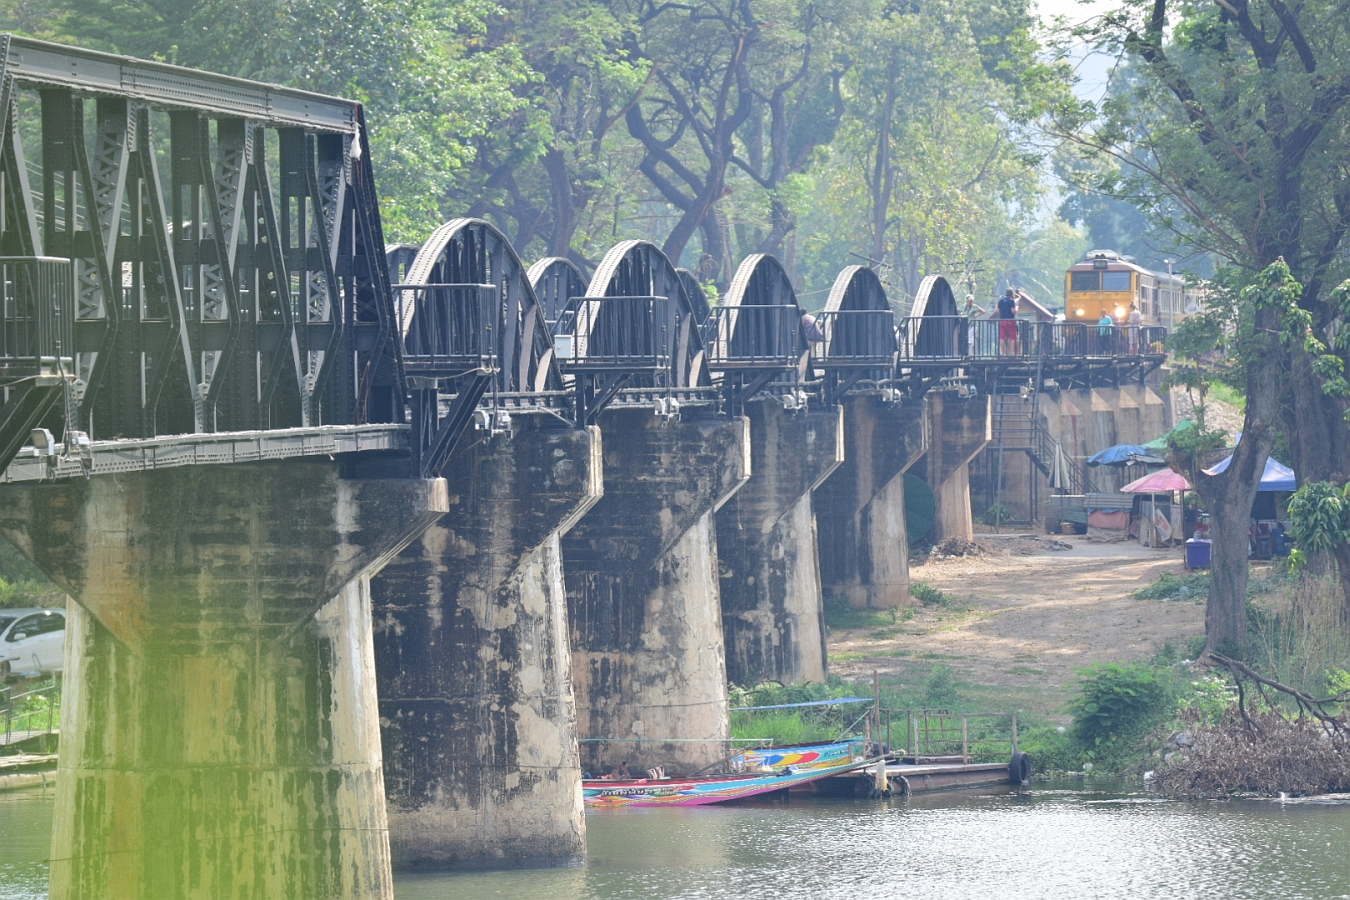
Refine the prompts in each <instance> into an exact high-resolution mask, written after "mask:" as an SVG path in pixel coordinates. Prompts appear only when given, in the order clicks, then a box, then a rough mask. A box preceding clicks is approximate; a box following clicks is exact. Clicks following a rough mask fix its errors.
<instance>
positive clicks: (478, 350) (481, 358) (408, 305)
mask: <svg viewBox="0 0 1350 900" xmlns="http://www.w3.org/2000/svg"><path fill="white" fill-rule="evenodd" d="M394 291H395V293H396V294H397V297H398V299H397V302H396V306H397V309H398V311H399V320H400V321H402V322H405V323H407V324H406V325H405V327H404V329H403V367H404V370H405V371H406V372H407V373H408V374H409V375H411V376H419V375H420V376H427V377H437V376H439V377H449V376H454V375H458V374H462V373H463V372H467V371H472V370H474V369H487V370H491V369H495V368H496V367H497V354H498V348H497V343H498V342H497V332H498V330H499V329H500V327H501V325H500V323H499V321H498V320H499V319H500V316H499V315H498V309H497V288H496V287H495V286H494V285H490V284H396V285H394Z"/></svg>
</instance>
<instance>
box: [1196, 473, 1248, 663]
mask: <svg viewBox="0 0 1350 900" xmlns="http://www.w3.org/2000/svg"><path fill="white" fill-rule="evenodd" d="M1255 499H1256V491H1254V490H1251V491H1234V492H1232V493H1230V494H1229V495H1228V496H1226V497H1225V498H1224V499H1223V500H1221V501H1218V502H1212V501H1210V500H1206V501H1205V506H1206V507H1208V508H1209V511H1210V537H1211V538H1212V541H1213V542H1212V543H1211V544H1210V559H1209V572H1210V578H1209V602H1208V603H1206V605H1205V649H1206V650H1216V651H1218V652H1220V653H1223V654H1224V655H1226V656H1232V655H1238V656H1240V655H1241V648H1242V645H1243V644H1245V643H1246V641H1247V520H1248V519H1249V518H1250V517H1251V514H1252V502H1253V501H1254V500H1255Z"/></svg>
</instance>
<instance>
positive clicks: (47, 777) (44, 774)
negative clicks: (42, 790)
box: [0, 753, 56, 792]
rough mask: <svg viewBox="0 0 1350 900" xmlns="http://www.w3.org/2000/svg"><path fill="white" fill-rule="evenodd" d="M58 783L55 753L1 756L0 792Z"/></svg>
mask: <svg viewBox="0 0 1350 900" xmlns="http://www.w3.org/2000/svg"><path fill="white" fill-rule="evenodd" d="M53 784H56V754H55V753H17V754H15V755H13V756H0V792H2V791H13V790H18V789H19V788H28V787H47V786H48V785H53Z"/></svg>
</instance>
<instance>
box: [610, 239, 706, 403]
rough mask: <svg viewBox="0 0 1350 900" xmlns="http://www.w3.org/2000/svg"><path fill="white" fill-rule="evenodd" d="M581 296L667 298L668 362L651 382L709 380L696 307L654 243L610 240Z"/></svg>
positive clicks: (678, 384) (676, 384)
mask: <svg viewBox="0 0 1350 900" xmlns="http://www.w3.org/2000/svg"><path fill="white" fill-rule="evenodd" d="M586 296H587V297H666V298H668V299H669V300H670V304H671V307H672V313H673V319H674V331H673V332H672V335H671V340H670V364H669V366H668V368H667V371H666V373H665V375H664V376H663V378H661V379H658V380H655V381H653V382H652V383H651V386H653V387H669V388H679V389H684V388H696V387H708V386H710V385H711V384H712V381H711V380H710V379H709V377H708V371H707V367H706V365H705V362H704V354H703V338H702V335H701V334H700V333H699V329H698V315H697V308H696V306H695V303H694V301H692V300H691V299H690V297H689V294H688V292H687V291H686V290H685V287H684V284H683V280H682V279H681V278H680V274H679V272H678V271H677V270H676V269H675V266H674V264H672V263H671V261H670V260H669V259H668V258H667V257H666V255H665V253H663V252H661V248H660V247H657V246H656V245H655V244H653V243H651V242H649V241H624V242H622V243H619V244H615V245H614V246H613V247H611V248H610V249H609V252H608V253H606V254H605V257H604V259H602V260H601V261H600V265H599V266H597V267H596V270H595V274H594V275H593V276H591V283H590V285H589V286H588V287H587V289H586ZM634 386H642V385H634Z"/></svg>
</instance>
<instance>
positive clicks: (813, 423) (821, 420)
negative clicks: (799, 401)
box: [717, 397, 844, 686]
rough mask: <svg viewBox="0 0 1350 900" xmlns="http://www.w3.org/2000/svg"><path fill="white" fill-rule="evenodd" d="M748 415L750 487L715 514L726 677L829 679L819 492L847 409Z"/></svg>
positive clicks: (770, 405)
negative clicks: (815, 497) (816, 505)
mask: <svg viewBox="0 0 1350 900" xmlns="http://www.w3.org/2000/svg"><path fill="white" fill-rule="evenodd" d="M745 409H746V415H747V417H748V418H749V421H750V456H751V467H750V469H751V475H750V479H749V480H748V481H747V482H746V483H745V485H744V486H743V487H742V488H741V489H740V490H739V491H737V492H736V493H735V494H734V495H733V496H732V497H731V499H730V500H728V501H727V503H726V505H725V506H723V507H722V508H721V510H719V511H718V513H717V549H718V555H719V560H720V571H719V575H720V581H721V586H720V589H721V597H722V629H723V633H724V634H725V636H726V659H727V677H728V678H729V679H730V680H731V682H732V683H733V684H740V685H746V686H749V685H754V684H759V683H760V682H762V681H780V682H783V683H784V684H793V683H796V682H802V681H824V680H825V669H826V666H825V627H824V620H823V607H822V605H821V588H820V568H819V564H818V561H817V553H816V520H815V514H814V511H813V509H812V504H811V493H812V491H813V490H814V489H815V488H816V487H817V486H818V485H819V484H821V482H823V481H824V480H825V479H826V478H828V477H829V476H830V474H831V473H832V472H834V470H835V469H836V468H837V467H838V466H839V464H840V463H842V462H843V459H844V442H843V415H842V413H843V410H842V408H841V407H837V406H836V407H833V408H828V407H827V408H825V409H820V410H816V409H808V410H787V409H784V406H783V403H782V402H781V401H780V400H779V399H778V398H776V397H768V398H764V399H761V400H756V401H753V402H751V403H747V404H746V408H745Z"/></svg>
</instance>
